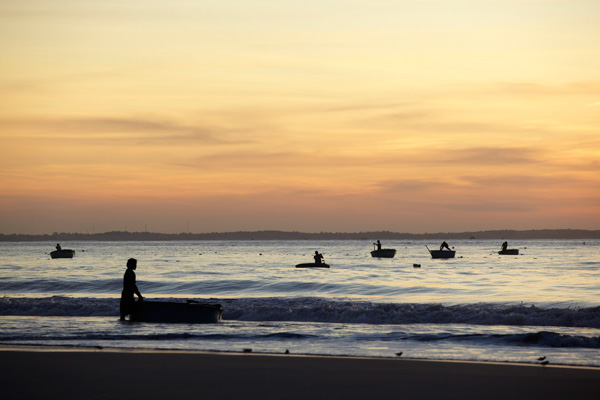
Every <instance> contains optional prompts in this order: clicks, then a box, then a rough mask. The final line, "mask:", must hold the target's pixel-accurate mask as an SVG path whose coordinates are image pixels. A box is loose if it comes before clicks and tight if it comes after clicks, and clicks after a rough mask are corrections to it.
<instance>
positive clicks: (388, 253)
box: [371, 249, 396, 258]
mask: <svg viewBox="0 0 600 400" xmlns="http://www.w3.org/2000/svg"><path fill="white" fill-rule="evenodd" d="M395 255H396V249H379V250H373V251H372V252H371V257H377V258H394V256H395Z"/></svg>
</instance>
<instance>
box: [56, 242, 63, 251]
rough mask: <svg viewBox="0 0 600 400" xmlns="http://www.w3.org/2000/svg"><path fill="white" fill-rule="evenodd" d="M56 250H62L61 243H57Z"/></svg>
mask: <svg viewBox="0 0 600 400" xmlns="http://www.w3.org/2000/svg"><path fill="white" fill-rule="evenodd" d="M56 250H58V251H61V250H62V247H60V243H56Z"/></svg>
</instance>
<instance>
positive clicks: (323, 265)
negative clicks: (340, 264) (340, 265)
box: [296, 263, 329, 268]
mask: <svg viewBox="0 0 600 400" xmlns="http://www.w3.org/2000/svg"><path fill="white" fill-rule="evenodd" d="M296 268H329V264H325V263H321V264H316V263H304V264H298V265H296Z"/></svg>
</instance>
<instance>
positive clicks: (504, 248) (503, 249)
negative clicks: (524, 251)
mask: <svg viewBox="0 0 600 400" xmlns="http://www.w3.org/2000/svg"><path fill="white" fill-rule="evenodd" d="M506 249H508V242H504V243H502V251H506Z"/></svg>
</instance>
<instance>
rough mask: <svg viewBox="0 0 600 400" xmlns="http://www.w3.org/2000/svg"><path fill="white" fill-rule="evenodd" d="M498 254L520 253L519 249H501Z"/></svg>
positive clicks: (511, 254)
mask: <svg viewBox="0 0 600 400" xmlns="http://www.w3.org/2000/svg"><path fill="white" fill-rule="evenodd" d="M498 254H504V255H509V256H518V255H519V249H506V250H500V251H499V252H498Z"/></svg>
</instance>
